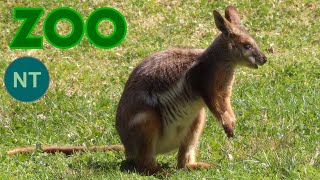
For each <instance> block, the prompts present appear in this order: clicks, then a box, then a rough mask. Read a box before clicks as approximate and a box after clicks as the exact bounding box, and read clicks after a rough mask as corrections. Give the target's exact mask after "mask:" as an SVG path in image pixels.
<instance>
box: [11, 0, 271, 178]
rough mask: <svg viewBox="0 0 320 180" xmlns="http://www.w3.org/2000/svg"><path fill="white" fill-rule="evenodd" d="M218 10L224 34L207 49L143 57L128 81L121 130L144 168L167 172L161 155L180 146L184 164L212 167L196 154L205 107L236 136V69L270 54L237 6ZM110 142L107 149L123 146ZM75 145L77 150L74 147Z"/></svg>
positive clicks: (216, 15)
mask: <svg viewBox="0 0 320 180" xmlns="http://www.w3.org/2000/svg"><path fill="white" fill-rule="evenodd" d="M213 14H214V20H215V24H216V26H217V28H218V29H219V30H220V31H221V32H222V33H221V34H220V35H218V36H217V37H216V39H215V40H214V41H213V43H212V44H211V45H210V46H209V47H208V48H207V49H205V50H203V49H169V50H166V51H161V52H157V53H155V54H153V55H151V56H149V57H147V58H146V59H145V60H144V61H142V62H141V63H140V64H139V65H138V66H137V67H136V68H135V69H134V70H133V72H132V73H131V75H130V77H129V79H128V81H127V82H126V85H125V88H124V91H123V94H122V96H121V99H120V102H119V105H118V109H117V115H116V129H117V131H118V133H119V135H120V139H121V142H122V143H123V146H124V149H125V155H126V159H127V160H128V161H129V162H133V164H134V166H135V168H136V169H137V170H138V171H139V172H145V173H149V174H153V173H156V172H159V171H162V168H161V167H160V166H159V165H158V164H157V162H156V155H157V154H160V153H166V152H169V151H172V150H174V149H176V148H179V152H178V168H198V167H209V164H207V163H204V162H197V161H196V158H195V156H196V148H197V145H198V141H199V138H200V135H201V132H202V131H203V127H204V123H205V106H207V107H208V109H209V110H210V111H211V112H212V114H213V115H214V116H215V117H216V118H217V120H218V121H219V122H220V123H221V125H222V127H223V128H224V131H225V132H226V134H227V136H228V137H232V136H233V135H234V127H235V122H236V117H235V114H234V112H233V110H232V107H231V103H230V97H231V91H232V84H233V81H234V71H235V68H236V66H237V65H244V66H247V67H250V68H255V69H257V68H258V65H263V64H264V63H265V62H266V60H267V58H266V56H265V55H264V54H263V53H262V52H261V51H260V50H259V48H258V46H257V44H256V42H255V40H254V39H253V38H252V37H251V36H250V35H249V34H248V32H247V31H245V30H244V29H243V28H242V27H241V26H240V16H239V13H238V11H237V10H236V8H235V7H233V6H228V7H227V8H226V10H225V18H224V17H223V16H221V15H220V13H219V12H218V11H216V10H215V11H213ZM107 147H109V148H107V150H110V149H113V150H120V149H122V147H121V146H107ZM96 149H97V148H93V150H96ZM49 150H50V148H49ZM49 150H47V152H51V151H49ZM71 150H74V151H77V149H76V148H75V149H72V147H71ZM80 150H82V151H83V150H86V149H83V148H82V149H81V148H80ZM21 151H22V149H18V151H17V150H16V151H11V154H15V153H19V152H21ZM25 151H26V150H25ZM25 151H24V152H25ZM59 151H60V152H64V151H63V149H59ZM67 152H70V149H69V151H67Z"/></svg>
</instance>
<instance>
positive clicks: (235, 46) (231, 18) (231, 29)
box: [213, 6, 267, 69]
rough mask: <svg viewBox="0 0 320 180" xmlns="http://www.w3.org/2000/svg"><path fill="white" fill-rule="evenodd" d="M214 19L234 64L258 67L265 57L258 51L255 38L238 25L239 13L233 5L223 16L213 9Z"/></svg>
mask: <svg viewBox="0 0 320 180" xmlns="http://www.w3.org/2000/svg"><path fill="white" fill-rule="evenodd" d="M213 14H214V20H215V24H216V26H217V28H218V29H219V30H220V31H221V32H222V35H223V36H225V37H226V38H225V39H227V40H228V41H229V43H230V46H231V51H230V53H232V54H231V57H232V58H233V60H234V61H235V63H236V64H239V65H244V66H248V67H250V68H255V69H257V68H258V65H260V66H261V65H263V64H264V63H265V62H266V61H267V58H266V56H265V55H264V54H263V53H262V52H261V51H260V49H259V47H258V45H257V43H256V42H255V40H254V39H253V38H252V37H251V36H250V34H249V33H248V32H247V31H246V30H245V29H244V28H243V27H241V25H240V15H239V13H238V11H237V9H236V8H235V7H233V6H228V7H227V8H226V10H225V17H223V16H221V14H220V13H219V12H218V11H216V10H214V11H213Z"/></svg>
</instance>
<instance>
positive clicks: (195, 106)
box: [157, 81, 204, 153]
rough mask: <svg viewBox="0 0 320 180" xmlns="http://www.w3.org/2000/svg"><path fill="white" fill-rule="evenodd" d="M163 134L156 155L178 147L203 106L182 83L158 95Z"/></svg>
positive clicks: (201, 101) (200, 100)
mask: <svg viewBox="0 0 320 180" xmlns="http://www.w3.org/2000/svg"><path fill="white" fill-rule="evenodd" d="M158 99H159V102H160V104H161V105H160V113H161V118H162V124H163V134H162V136H161V137H160V138H159V141H158V144H157V153H165V152H168V151H171V150H174V149H176V148H178V147H179V145H180V144H181V142H182V141H183V139H184V138H185V136H186V135H187V133H188V131H189V129H190V127H191V125H192V123H193V121H194V120H195V118H196V117H197V115H198V114H199V112H200V110H201V109H202V108H203V106H204V102H203V100H202V98H200V97H194V96H192V95H191V94H190V92H189V91H188V88H187V87H186V85H185V84H184V82H181V81H180V82H179V83H177V84H176V85H175V86H173V87H172V88H170V89H169V90H168V91H166V92H164V93H161V94H159V95H158Z"/></svg>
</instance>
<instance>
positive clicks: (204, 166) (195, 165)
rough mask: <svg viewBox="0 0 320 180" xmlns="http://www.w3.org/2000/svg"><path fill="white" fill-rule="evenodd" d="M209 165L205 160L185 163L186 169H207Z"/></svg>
mask: <svg viewBox="0 0 320 180" xmlns="http://www.w3.org/2000/svg"><path fill="white" fill-rule="evenodd" d="M209 167H210V164H208V163H205V162H194V163H188V164H186V165H185V168H187V169H190V170H191V169H208V168H209Z"/></svg>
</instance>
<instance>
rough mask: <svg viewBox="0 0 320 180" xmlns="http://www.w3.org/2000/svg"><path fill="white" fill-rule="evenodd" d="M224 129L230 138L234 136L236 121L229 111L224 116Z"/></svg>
mask: <svg viewBox="0 0 320 180" xmlns="http://www.w3.org/2000/svg"><path fill="white" fill-rule="evenodd" d="M222 127H223V129H224V132H225V133H226V134H227V136H228V137H229V138H230V137H233V136H234V127H235V119H234V118H232V116H230V114H229V113H228V112H227V111H226V112H224V114H223V115H222Z"/></svg>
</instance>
